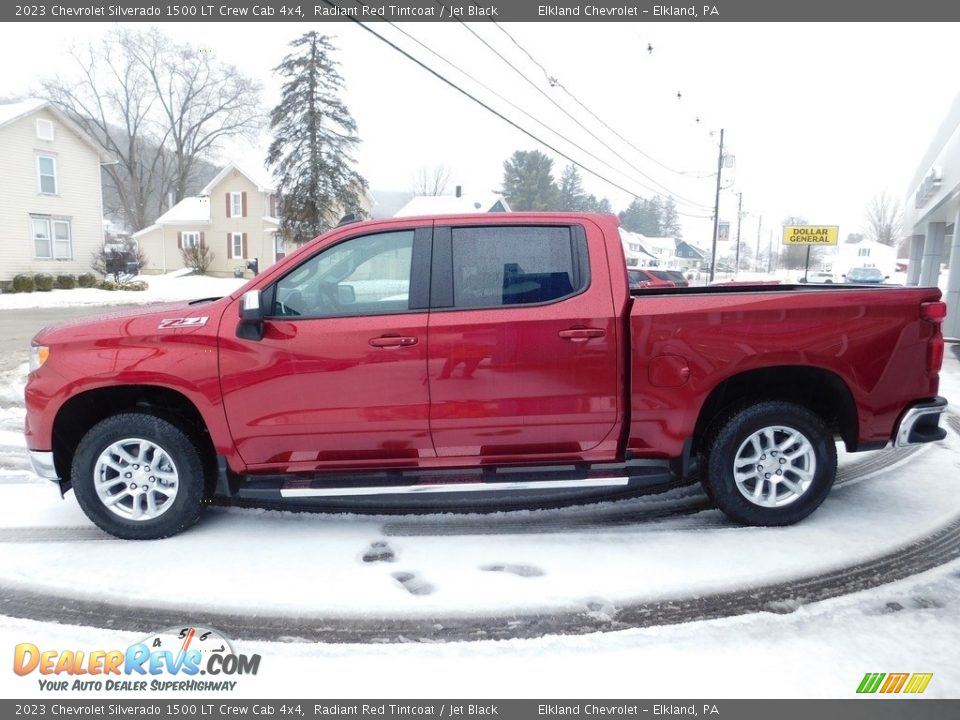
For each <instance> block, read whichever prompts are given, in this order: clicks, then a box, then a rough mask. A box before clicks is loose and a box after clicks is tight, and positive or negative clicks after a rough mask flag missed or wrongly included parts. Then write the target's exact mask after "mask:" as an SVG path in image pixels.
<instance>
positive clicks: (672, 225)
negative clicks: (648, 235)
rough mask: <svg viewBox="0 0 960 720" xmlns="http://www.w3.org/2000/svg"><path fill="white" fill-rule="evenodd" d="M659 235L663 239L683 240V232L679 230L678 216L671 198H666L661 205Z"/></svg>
mask: <svg viewBox="0 0 960 720" xmlns="http://www.w3.org/2000/svg"><path fill="white" fill-rule="evenodd" d="M660 234H661V235H662V236H664V237H672V238H676V239H677V240H682V239H683V230H681V229H680V216H679V215H677V204H676V203H675V202H674V201H673V198H672V197H668V198H667V201H666V202H665V203H664V204H663V212H662V213H661V215H660Z"/></svg>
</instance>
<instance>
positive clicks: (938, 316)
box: [920, 300, 947, 323]
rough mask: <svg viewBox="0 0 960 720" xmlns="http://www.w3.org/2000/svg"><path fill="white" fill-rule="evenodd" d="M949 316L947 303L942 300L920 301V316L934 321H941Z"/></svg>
mask: <svg viewBox="0 0 960 720" xmlns="http://www.w3.org/2000/svg"><path fill="white" fill-rule="evenodd" d="M946 316H947V304H946V303H945V302H942V301H939V300H938V301H937V302H925V303H920V317H922V318H923V319H924V320H929V321H930V322H932V323H941V322H943V319H944V318H945V317H946Z"/></svg>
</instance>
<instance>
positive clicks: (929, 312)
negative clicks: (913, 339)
mask: <svg viewBox="0 0 960 720" xmlns="http://www.w3.org/2000/svg"><path fill="white" fill-rule="evenodd" d="M946 316H947V304H946V303H945V302H941V301H937V302H925V303H920V317H921V318H923V319H924V320H926V321H927V322H929V323H932V324H933V333H932V334H931V335H930V341H929V343H928V344H927V372H929V373H934V374H935V373H938V372H940V367H941V366H942V365H943V331H942V330H941V328H940V325H941V323H943V319H944V318H945V317H946Z"/></svg>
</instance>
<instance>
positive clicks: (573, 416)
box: [428, 224, 618, 462]
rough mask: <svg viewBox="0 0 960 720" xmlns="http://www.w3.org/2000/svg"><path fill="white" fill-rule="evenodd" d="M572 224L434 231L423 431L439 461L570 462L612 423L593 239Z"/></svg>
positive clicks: (610, 362) (602, 270) (609, 358)
mask: <svg viewBox="0 0 960 720" xmlns="http://www.w3.org/2000/svg"><path fill="white" fill-rule="evenodd" d="M593 231H594V234H593V236H591V237H590V238H589V241H588V233H587V231H586V229H585V228H584V227H583V226H581V225H559V224H540V225H537V224H524V225H516V224H503V225H476V226H470V225H453V226H446V227H437V228H436V229H435V232H434V254H433V276H432V277H433V285H432V291H431V296H432V302H431V313H430V321H429V333H428V335H429V365H428V373H429V377H430V394H431V403H430V429H431V435H432V437H433V442H434V446H435V448H436V451H437V455H438V456H440V457H464V458H476V457H477V456H483V457H484V458H487V459H492V458H499V459H503V460H519V461H523V460H528V461H538V462H542V461H545V460H549V459H564V458H572V457H578V456H580V455H582V454H583V453H585V452H587V451H589V450H591V449H593V448H596V447H598V446H599V445H600V444H601V443H602V442H603V441H604V440H605V439H606V438H607V437H608V436H609V435H610V434H611V432H612V430H613V428H614V426H615V424H616V422H617V394H618V375H617V372H618V371H617V367H618V363H617V352H618V348H617V332H616V322H615V319H614V309H613V298H612V296H611V293H610V288H609V270H608V267H607V262H606V254H605V249H604V247H603V244H602V242H603V238H602V235H600V234H599V229H597V228H595V227H594V228H593Z"/></svg>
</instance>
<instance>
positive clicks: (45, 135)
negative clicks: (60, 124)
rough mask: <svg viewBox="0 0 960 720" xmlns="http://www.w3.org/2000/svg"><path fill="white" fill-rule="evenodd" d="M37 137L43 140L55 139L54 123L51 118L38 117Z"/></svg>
mask: <svg viewBox="0 0 960 720" xmlns="http://www.w3.org/2000/svg"><path fill="white" fill-rule="evenodd" d="M37 137H38V138H39V139H41V140H53V123H52V122H50V121H49V120H43V119H41V118H38V119H37Z"/></svg>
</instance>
